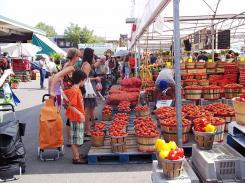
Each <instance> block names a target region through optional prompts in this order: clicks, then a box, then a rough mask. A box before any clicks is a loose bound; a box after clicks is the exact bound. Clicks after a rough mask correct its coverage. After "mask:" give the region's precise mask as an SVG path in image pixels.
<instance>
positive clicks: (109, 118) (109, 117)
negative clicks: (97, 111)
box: [102, 114, 112, 121]
mask: <svg viewBox="0 0 245 183" xmlns="http://www.w3.org/2000/svg"><path fill="white" fill-rule="evenodd" d="M102 121H112V114H107V115H102Z"/></svg>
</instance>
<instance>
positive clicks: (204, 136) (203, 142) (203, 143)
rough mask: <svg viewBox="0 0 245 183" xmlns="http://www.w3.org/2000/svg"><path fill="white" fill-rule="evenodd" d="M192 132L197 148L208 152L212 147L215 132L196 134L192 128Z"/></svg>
mask: <svg viewBox="0 0 245 183" xmlns="http://www.w3.org/2000/svg"><path fill="white" fill-rule="evenodd" d="M192 131H193V133H194V136H195V141H196V143H197V147H198V148H199V149H203V150H210V149H212V147H213V143H214V137H215V133H216V132H212V133H211V132H198V131H195V130H194V127H193V128H192Z"/></svg>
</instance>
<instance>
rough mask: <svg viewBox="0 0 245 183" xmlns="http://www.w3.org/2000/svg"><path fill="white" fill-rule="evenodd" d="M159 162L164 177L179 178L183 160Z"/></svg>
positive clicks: (163, 160)
mask: <svg viewBox="0 0 245 183" xmlns="http://www.w3.org/2000/svg"><path fill="white" fill-rule="evenodd" d="M160 161H161V165H162V169H163V174H164V176H166V177H167V178H175V177H178V176H180V174H181V172H182V170H183V162H184V158H182V159H180V160H167V159H161V160H160Z"/></svg>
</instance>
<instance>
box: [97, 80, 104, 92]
mask: <svg viewBox="0 0 245 183" xmlns="http://www.w3.org/2000/svg"><path fill="white" fill-rule="evenodd" d="M102 89H103V87H102V84H101V82H98V83H97V84H96V91H101V90H102Z"/></svg>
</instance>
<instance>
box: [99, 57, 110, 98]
mask: <svg viewBox="0 0 245 183" xmlns="http://www.w3.org/2000/svg"><path fill="white" fill-rule="evenodd" d="M96 74H97V76H98V77H100V78H101V84H102V90H101V94H102V95H103V96H105V94H106V90H107V88H108V81H107V75H109V67H108V63H107V60H106V57H105V56H101V57H100V59H99V65H98V66H97V68H96Z"/></svg>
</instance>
